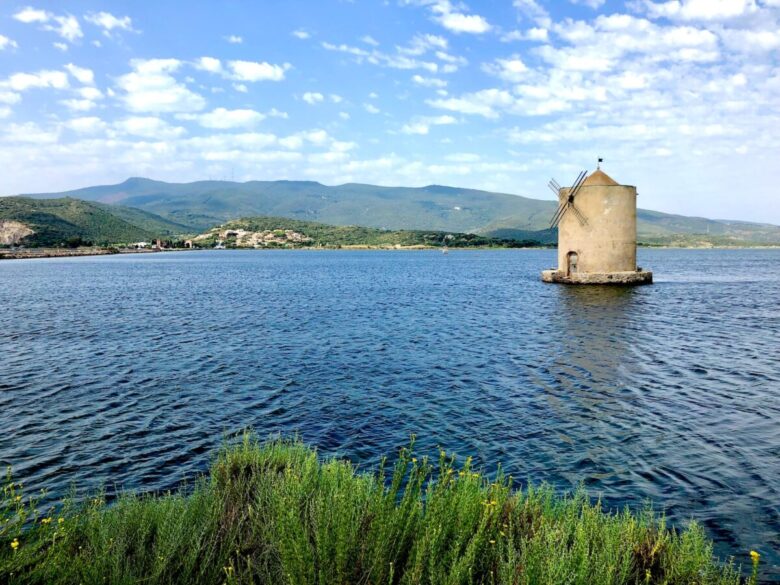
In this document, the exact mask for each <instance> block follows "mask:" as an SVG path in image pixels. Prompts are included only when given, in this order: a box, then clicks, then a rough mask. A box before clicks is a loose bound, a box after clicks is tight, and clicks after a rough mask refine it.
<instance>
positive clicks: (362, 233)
mask: <svg viewBox="0 0 780 585" xmlns="http://www.w3.org/2000/svg"><path fill="white" fill-rule="evenodd" d="M231 230H245V231H247V232H252V233H266V232H270V234H269V235H274V232H276V234H277V237H278V241H271V242H267V243H265V244H264V247H285V248H301V247H323V248H340V247H347V246H366V247H393V246H402V247H408V246H426V247H427V246H430V247H443V246H449V247H453V248H475V247H493V248H526V247H532V246H539V245H541V244H540V242H538V241H536V240H532V239H527V240H513V239H498V238H488V237H485V236H479V235H476V234H464V233H452V232H438V231H422V230H382V229H378V228H371V227H362V226H336V225H328V224H324V223H319V222H314V221H302V220H298V219H288V218H284V217H247V218H242V219H236V220H233V221H229V222H227V223H225V224H222V225H220V226H218V227H215V228H212V229H211V230H209V231H208V232H206V233H205V234H204V236H208V237H205V238H203V239H201V238H200V237H199V238H196V240H195V243H196V244H198V245H200V246H209V247H210V246H213V245H214V244H215V243H216V242H217V241H220V240H223V238H220V237H219V234H220V233H224V232H226V231H231ZM285 230H291V231H293V232H295V233H297V234H301V235H302V236H305V237H306V238H307V241H304V242H297V241H293V240H289V239H287V238H285V234H284V232H285ZM224 243H225V244H226V245H227V246H228V247H253V246H252V244H251V240H249V239H247V238H241V239H239V240H237V238H236V237H235V236H229V237H227V238H224Z"/></svg>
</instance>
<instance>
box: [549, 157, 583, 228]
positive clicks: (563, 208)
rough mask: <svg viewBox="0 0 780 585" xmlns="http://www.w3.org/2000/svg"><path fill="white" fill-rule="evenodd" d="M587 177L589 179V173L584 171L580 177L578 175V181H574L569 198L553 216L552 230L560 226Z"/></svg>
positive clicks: (551, 221)
mask: <svg viewBox="0 0 780 585" xmlns="http://www.w3.org/2000/svg"><path fill="white" fill-rule="evenodd" d="M587 177H588V171H582V172H581V173H580V174H579V175H577V180H576V181H574V184H573V185H572V186H571V188H570V189H569V194H568V196H567V197H566V199H565V200H564V201H563V202H561V204H560V205H559V206H558V209H557V211H556V212H555V215H553V217H552V219H551V220H550V227H551V228H554V227H557V226H558V224H559V223H560V221H561V219H562V218H563V216H564V215H565V213H566V209H568V207H569V205H571V202H572V200H573V199H574V195H576V194H577V192H578V191H579V190H580V187H582V183H583V182H585V179H586V178H587Z"/></svg>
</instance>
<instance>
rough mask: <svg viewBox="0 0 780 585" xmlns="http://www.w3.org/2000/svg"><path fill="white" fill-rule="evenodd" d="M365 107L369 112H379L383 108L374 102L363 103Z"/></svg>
mask: <svg viewBox="0 0 780 585" xmlns="http://www.w3.org/2000/svg"><path fill="white" fill-rule="evenodd" d="M363 109H364V110H366V112H368V113H369V114H378V113H379V112H380V111H381V110H380V109H379V108H377V107H376V106H375V105H374V104H368V103H366V104H363Z"/></svg>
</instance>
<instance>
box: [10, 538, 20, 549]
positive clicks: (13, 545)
mask: <svg viewBox="0 0 780 585" xmlns="http://www.w3.org/2000/svg"><path fill="white" fill-rule="evenodd" d="M11 548H12V549H14V550H16V549H17V548H19V540H18V539H16V538H14V539H13V540H12V541H11Z"/></svg>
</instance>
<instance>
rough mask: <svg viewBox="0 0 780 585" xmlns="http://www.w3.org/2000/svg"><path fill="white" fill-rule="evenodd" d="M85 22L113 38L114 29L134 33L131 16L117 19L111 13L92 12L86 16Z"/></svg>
mask: <svg viewBox="0 0 780 585" xmlns="http://www.w3.org/2000/svg"><path fill="white" fill-rule="evenodd" d="M84 20H86V21H87V22H89V23H90V24H94V25H95V26H98V27H100V28H102V29H103V34H104V35H105V36H107V37H110V36H111V33H112V32H113V30H114V29H118V30H125V31H129V32H134V31H133V21H132V19H131V18H130V17H129V16H122V17H117V16H114V15H113V14H111V13H110V12H97V13H95V12H90V13H87V14H86V15H84Z"/></svg>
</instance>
